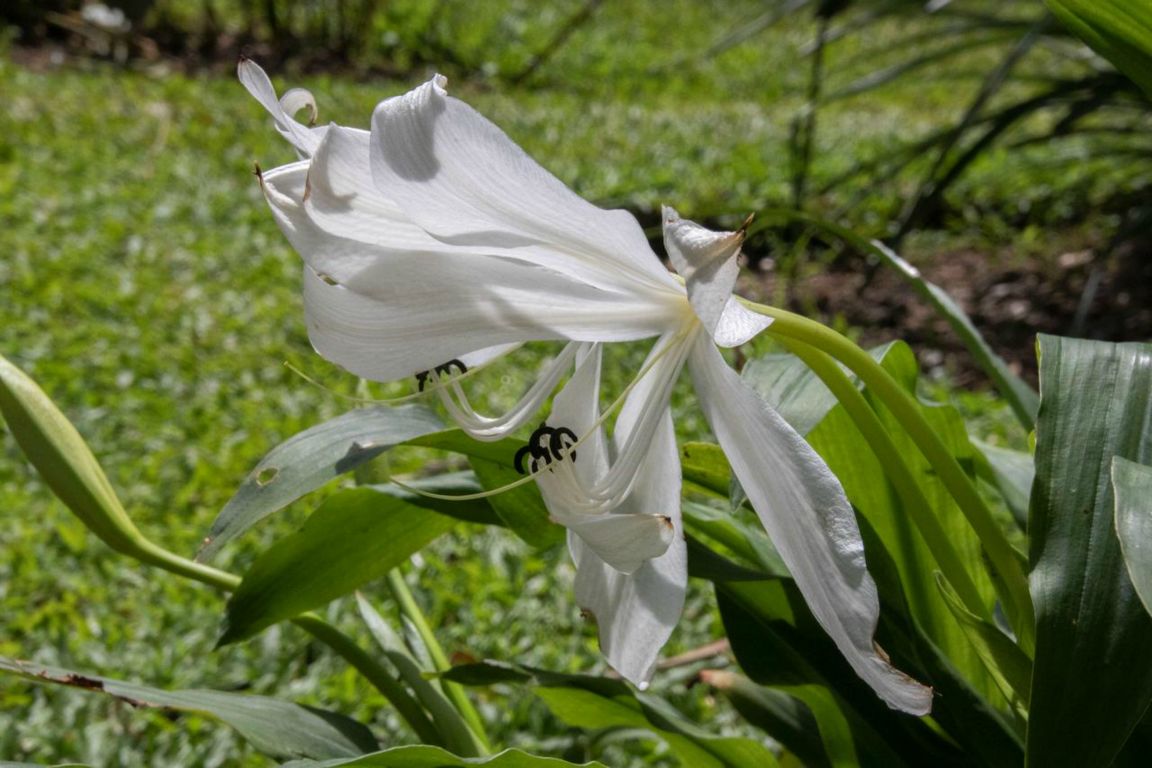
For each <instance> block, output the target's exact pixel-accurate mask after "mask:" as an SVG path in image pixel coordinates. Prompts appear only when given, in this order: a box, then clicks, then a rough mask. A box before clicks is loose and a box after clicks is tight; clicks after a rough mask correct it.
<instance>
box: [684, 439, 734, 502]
mask: <svg viewBox="0 0 1152 768" xmlns="http://www.w3.org/2000/svg"><path fill="white" fill-rule="evenodd" d="M680 471H681V473H682V474H683V476H684V482H686V483H691V484H693V485H695V486H697V487H699V488H702V489H704V490H705V491H709V492H711V493H714V494H716V495H717V496H727V495H728V490H729V488H730V486H731V484H732V467H731V466H729V464H728V458H727V457H726V456H725V455H724V450H723V449H722V448H721V447H720V446H718V445H716V444H715V443H696V442H687V443H684V444H683V445H682V446H680Z"/></svg>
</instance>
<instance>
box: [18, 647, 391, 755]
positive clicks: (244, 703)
mask: <svg viewBox="0 0 1152 768" xmlns="http://www.w3.org/2000/svg"><path fill="white" fill-rule="evenodd" d="M0 670H3V671H5V672H11V673H14V674H17V675H20V676H21V677H24V678H26V679H28V680H31V681H33V682H36V683H53V684H56V685H65V686H70V687H72V688H80V689H83V690H86V691H92V692H96V693H102V694H105V695H108V696H112V697H114V698H117V699H120V700H122V701H124V702H126V703H128V704H130V705H131V706H132V707H133V708H141V707H147V708H156V709H163V710H174V711H178V712H197V713H200V714H204V715H209V716H211V717H213V718H215V719H217V720H220V721H221V722H223V723H226V724H227V725H229V726H231V727H232V728H234V729H236V731H237V732H238V733H239V734H240V735H241V736H243V737H244V738H245V739H247V740H248V741H249V742H251V744H252V746H253V747H255V748H256V749H258V750H260V751H261V752H263V753H264V754H267V755H271V756H273V757H279V758H298V757H309V758H316V759H321V760H326V759H329V758H342V757H350V756H355V755H361V754H363V753H365V752H369V751H372V750H375V749H377V748H378V743H377V741H376V738H375V737H374V736H373V735H372V732H371V731H369V730H368V728H367V727H366V726H364V725H363V724H362V723H359V722H356V721H355V720H352V719H350V718H347V717H345V716H343V715H338V714H336V713H334V712H328V711H325V710H319V709H313V708H311V707H302V706H300V705H298V704H293V703H292V702H288V701H281V700H280V699H273V698H269V697H267V696H247V695H241V694H238V693H228V692H225V691H211V690H199V689H190V690H181V691H165V690H161V689H159V688H150V687H148V686H144V685H137V684H136V683H125V682H122V681H119V680H112V679H111V678H107V677H101V676H99V675H87V674H79V673H77V672H72V671H70V670H67V669H61V668H59V667H49V666H42V665H39V664H33V663H31V662H24V661H18V660H16V659H9V658H6V657H0Z"/></svg>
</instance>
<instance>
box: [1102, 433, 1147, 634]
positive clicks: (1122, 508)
mask: <svg viewBox="0 0 1152 768" xmlns="http://www.w3.org/2000/svg"><path fill="white" fill-rule="evenodd" d="M1112 489H1113V492H1114V493H1115V494H1116V534H1117V535H1118V536H1119V537H1120V549H1121V550H1122V551H1123V552H1124V564H1125V565H1126V566H1127V567H1128V576H1129V577H1130V578H1131V579H1132V585H1133V586H1134V587H1136V594H1138V595H1139V596H1140V600H1141V602H1143V603H1144V608H1145V610H1147V611H1148V612H1149V613H1152V466H1147V465H1144V464H1137V463H1136V462H1134V461H1128V460H1127V459H1122V458H1120V457H1119V456H1117V457H1115V458H1113V459H1112Z"/></svg>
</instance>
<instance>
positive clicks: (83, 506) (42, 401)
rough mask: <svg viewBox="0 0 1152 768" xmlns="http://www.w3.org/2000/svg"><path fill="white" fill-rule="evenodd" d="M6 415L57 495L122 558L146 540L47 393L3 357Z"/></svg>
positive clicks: (0, 402) (0, 403) (1, 400)
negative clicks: (120, 554)
mask: <svg viewBox="0 0 1152 768" xmlns="http://www.w3.org/2000/svg"><path fill="white" fill-rule="evenodd" d="M0 415H3V417H4V420H5V421H6V422H7V423H8V429H9V431H11V432H12V436H13V437H15V438H16V442H17V443H18V444H19V445H20V448H21V450H23V451H24V455H25V456H27V457H28V461H30V462H31V463H32V466H34V467H35V468H36V471H37V472H39V473H40V476H41V477H42V478H44V482H45V483H47V484H48V487H49V488H51V489H52V493H54V494H56V496H57V497H58V498H59V499H60V500H61V501H62V502H64V504H65V505H66V506H67V507H68V509H70V510H71V511H72V514H74V515H76V517H78V518H79V519H80V520H81V522H83V523H84V525H85V526H87V527H88V529H89V530H90V531H92V532H93V533H95V534H96V535H97V536H99V537H100V539H101V540H102V541H103V542H104V543H105V544H107V545H108V546H110V547H112V549H114V550H116V551H117V552H122V553H125V554H133V553H135V552H136V551H138V549H139V546H138V545H139V542H140V541H141V540H142V539H143V536H142V535H141V533H140V532H139V531H138V530H137V529H136V526H135V525H133V523H132V521H131V520H130V519H129V518H128V513H127V512H125V511H124V507H123V506H121V504H120V499H119V498H117V496H116V492H115V491H114V490H113V489H112V484H111V483H110V482H108V477H107V475H105V474H104V470H103V469H101V468H100V463H99V462H98V461H97V460H96V457H95V456H93V455H92V451H91V450H90V449H89V448H88V444H87V443H85V442H84V438H82V437H81V436H80V433H79V432H77V431H76V428H75V427H74V426H72V422H70V421H69V420H68V418H67V417H66V416H65V415H64V414H63V413H61V412H60V409H59V408H57V407H56V404H55V403H53V402H52V400H51V398H49V397H48V395H46V394H45V393H44V390H42V389H40V387H39V386H37V384H36V382H34V381H33V380H32V379H30V378H29V377H28V376H27V375H26V374H25V373H24V372H23V371H21V370H20V369H19V368H17V367H16V366H14V365H12V363H10V362H8V360H6V359H5V358H4V357H2V356H0Z"/></svg>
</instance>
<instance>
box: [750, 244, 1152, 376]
mask: <svg viewBox="0 0 1152 768" xmlns="http://www.w3.org/2000/svg"><path fill="white" fill-rule="evenodd" d="M1150 246H1152V244H1150V243H1148V242H1140V243H1128V244H1125V245H1124V246H1123V247H1121V248H1117V249H1116V250H1115V251H1114V252H1113V253H1112V255H1111V256H1109V257H1106V258H1105V257H1101V256H1099V255H1098V254H1097V253H1096V251H1094V250H1093V249H1091V248H1086V249H1082V250H1070V251H1066V252H1063V253H1059V254H1056V255H1054V256H1052V257H1044V258H1031V259H1020V258H1015V257H1012V256H1011V255H1010V254H1007V255H1006V254H997V253H994V252H982V251H978V250H959V251H954V252H949V253H941V254H937V255H935V256H934V257H932V258H930V259H919V260H916V261H917V266H918V267H919V268H920V270H921V271H922V273H923V274H924V276H925V277H926V278H927V279H929V280H930V281H932V282H934V283H936V284H937V285H939V286H940V287H942V288H943V289H944V290H946V291H947V292H948V293H949V294H950V295H951V296H952V297H953V299H955V300H956V302H957V303H958V304H959V305H960V306H961V307H962V308H963V309H964V311H965V312H967V313H968V315H969V317H971V319H972V322H973V323H974V324H975V325H976V327H977V328H979V329H980V332H981V333H982V334H984V336H985V338H986V339H987V340H988V343H989V344H991V345H992V348H993V349H995V350H996V351H997V352H998V353H999V354H1000V355H1001V356H1002V357H1003V358H1004V359H1005V360H1006V361H1008V363H1009V365H1011V366H1012V368H1013V369H1014V370H1016V371H1017V372H1018V373H1020V374H1021V375H1022V376H1023V377H1024V378H1025V380H1027V381H1029V382H1030V383H1031V384H1033V385H1035V384H1036V353H1035V338H1036V334H1037V333H1051V334H1059V335H1064V336H1078V337H1082V338H1091V339H1104V340H1108V341H1147V340H1148V339H1150V338H1152V247H1150ZM776 285H777V278H776V277H775V276H774V275H773V274H772V272H771V271H769V272H767V273H764V274H763V275H762V276H761V280H760V285H759V286H758V288H759V291H760V294H761V296H763V297H770V296H773V295H774V292H775V288H776ZM752 287H757V286H752ZM789 295H790V298H789V300H788V304H789V308H790V309H792V310H793V311H796V312H802V313H805V314H807V315H809V316H811V317H816V318H818V319H820V320H822V321H824V322H828V323H832V322H835V321H837V320H840V321H843V322H846V323H847V324H848V325H850V326H851V327H853V328H856V329H859V330H860V339H859V340H860V342H861V343H862V344H864V345H866V346H870V345H874V344H881V343H884V342H886V341H890V340H893V339H904V340H905V341H907V342H908V343H909V344H911V345H912V347H913V349H915V350H916V354H917V357H918V358H919V359H920V361H921V365H922V366H923V367H924V368H925V369H933V368H937V367H943V369H944V370H945V371H947V373H948V374H949V375H950V376H951V377H952V379H953V380H954V381H955V382H956V383H957V384H959V385H961V386H966V387H971V386H984V385H987V384H988V380H987V378H986V377H985V376H984V374H983V372H982V371H981V370H980V369H979V368H978V367H977V366H976V365H975V363H974V361H973V360H972V358H971V356H970V355H969V354H968V352H967V350H966V349H965V348H964V346H963V345H962V344H961V343H960V340H959V338H958V337H957V336H956V335H955V334H954V333H953V332H952V330H951V328H950V327H949V326H948V324H947V323H946V322H945V321H944V320H942V319H941V318H940V317H939V316H938V315H937V314H936V313H935V312H934V311H933V309H932V308H931V307H930V306H929V305H928V304H927V303H926V302H924V301H923V300H922V299H921V298H920V297H919V296H918V295H917V294H916V293H915V292H914V291H913V290H912V288H911V287H910V286H909V285H908V284H907V283H906V282H904V281H903V280H902V279H901V278H900V277H899V276H898V275H897V274H896V273H895V271H894V270H891V269H889V268H887V267H883V266H877V265H874V264H867V263H865V262H864V261H863V260H861V259H850V260H848V261H847V262H846V263H845V265H844V266H843V267H841V268H837V269H831V270H824V271H822V272H820V273H818V274H815V275H812V276H810V277H807V278H803V279H801V280H799V281H797V283H796V284H795V285H793V286H792V289H791V290H790V291H789Z"/></svg>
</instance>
